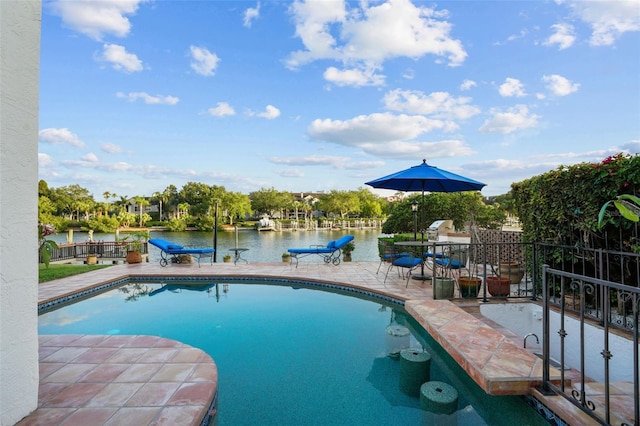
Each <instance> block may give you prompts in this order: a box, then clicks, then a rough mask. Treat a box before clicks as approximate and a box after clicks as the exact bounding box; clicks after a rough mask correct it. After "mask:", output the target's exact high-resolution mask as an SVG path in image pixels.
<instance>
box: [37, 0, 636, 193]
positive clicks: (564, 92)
mask: <svg viewBox="0 0 640 426" xmlns="http://www.w3.org/2000/svg"><path fill="white" fill-rule="evenodd" d="M40 72H41V76H40V117H39V118H40V122H39V178H40V179H44V180H46V181H47V182H48V183H49V186H53V187H60V186H66V185H70V184H79V185H81V186H83V187H85V188H87V189H89V191H90V192H91V193H92V194H93V195H94V198H95V199H96V200H97V201H102V200H103V196H102V195H103V193H104V192H110V193H112V194H113V193H115V194H117V195H119V196H123V195H128V196H136V195H147V196H149V195H151V194H153V193H154V192H156V191H157V192H162V191H163V190H164V189H165V188H166V187H167V186H168V185H169V184H174V185H176V186H177V187H178V189H180V188H181V187H182V185H184V184H185V183H187V182H189V181H193V182H202V183H206V184H208V185H219V186H224V187H225V188H226V189H227V190H228V191H236V192H242V193H247V194H248V193H250V192H253V191H258V190H260V189H261V188H271V187H274V188H276V189H278V190H283V191H293V192H316V191H330V190H334V189H337V190H356V189H358V188H359V187H366V188H369V189H371V188H370V187H368V186H366V185H364V182H367V181H369V180H372V179H375V178H378V177H381V176H384V175H387V174H390V173H393V172H396V171H399V170H402V169H405V168H407V167H410V166H413V165H417V164H420V163H421V162H422V159H423V158H424V159H426V160H427V162H428V163H429V164H432V165H434V166H437V167H440V168H442V169H445V170H448V171H451V172H454V173H458V174H462V175H464V176H468V177H470V178H473V179H476V180H479V181H481V182H484V183H486V184H487V186H486V187H485V188H484V189H483V191H482V193H483V194H484V195H498V194H503V193H506V192H508V191H509V189H510V185H511V183H513V182H518V181H521V180H523V179H526V178H529V177H531V176H535V175H538V174H540V173H544V172H546V171H549V170H552V169H555V168H556V167H558V166H560V165H570V164H575V163H580V162H585V161H588V162H595V161H601V160H602V159H604V158H605V157H607V156H609V155H612V154H615V153H618V152H627V153H631V154H636V153H640V0H633V1H622V0H617V1H607V2H595V1H578V2H575V1H444V2H423V1H415V0H414V1H410V0H387V1H383V0H379V1H375V0H370V1H364V0H363V1H358V2H345V1H339V0H320V1H289V2H287V1H260V2H256V1H251V2H247V1H188V0H183V1H165V0H119V1H108V0H102V1H97V0H82V1H81V0H70V1H58V0H55V1H48V0H43V13H42V42H41V64H40ZM373 192H375V193H378V194H380V195H390V194H391V193H392V192H390V191H382V192H381V191H378V190H373Z"/></svg>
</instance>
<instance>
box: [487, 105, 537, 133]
mask: <svg viewBox="0 0 640 426" xmlns="http://www.w3.org/2000/svg"><path fill="white" fill-rule="evenodd" d="M491 113H492V114H493V116H492V117H491V118H490V119H488V120H486V121H485V122H484V124H483V125H482V126H481V127H480V129H478V131H479V132H480V133H503V134H508V133H513V132H515V131H517V130H522V129H527V128H530V127H535V126H536V125H537V124H538V119H539V118H540V117H539V116H537V115H535V114H531V113H529V109H528V108H527V107H526V106H525V105H516V106H515V107H513V108H509V109H508V110H507V111H506V112H502V111H500V110H497V109H496V110H493V111H492V112H491Z"/></svg>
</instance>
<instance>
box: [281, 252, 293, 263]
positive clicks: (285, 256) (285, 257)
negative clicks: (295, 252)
mask: <svg viewBox="0 0 640 426" xmlns="http://www.w3.org/2000/svg"><path fill="white" fill-rule="evenodd" d="M282 262H283V263H290V262H291V253H289V252H284V253H282Z"/></svg>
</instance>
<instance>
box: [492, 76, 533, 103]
mask: <svg viewBox="0 0 640 426" xmlns="http://www.w3.org/2000/svg"><path fill="white" fill-rule="evenodd" d="M498 92H499V93H500V96H504V97H513V96H515V97H518V98H521V97H523V96H526V93H525V91H524V84H522V82H520V80H518V79H517V78H510V77H508V78H506V79H505V81H504V83H502V84H501V85H500V87H499V88H498Z"/></svg>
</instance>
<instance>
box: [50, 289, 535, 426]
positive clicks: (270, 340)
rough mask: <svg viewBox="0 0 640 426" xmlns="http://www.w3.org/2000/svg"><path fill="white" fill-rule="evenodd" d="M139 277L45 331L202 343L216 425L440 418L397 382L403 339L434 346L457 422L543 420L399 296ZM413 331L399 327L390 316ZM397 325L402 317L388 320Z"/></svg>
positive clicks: (66, 312) (63, 313) (434, 369)
mask: <svg viewBox="0 0 640 426" xmlns="http://www.w3.org/2000/svg"><path fill="white" fill-rule="evenodd" d="M170 284H171V285H173V287H163V284H161V283H159V282H139V283H132V284H128V285H125V286H123V287H120V288H117V289H113V290H109V291H107V292H105V293H102V294H99V295H97V296H94V297H92V298H90V299H86V300H83V301H80V302H78V303H74V304H71V305H67V306H64V307H62V308H60V309H57V310H54V311H51V312H47V313H44V314H42V315H40V317H39V332H40V333H41V334H71V333H78V334H123V335H125V334H149V335H155V336H161V337H167V338H171V339H176V340H179V341H181V342H184V343H187V344H189V345H192V346H195V347H198V348H200V349H203V350H204V351H206V352H207V353H208V354H210V355H211V356H212V358H213V359H214V360H215V362H216V364H217V366H218V371H219V410H218V424H219V425H234V426H235V425H257V424H260V425H417V424H438V423H441V422H442V421H443V419H442V418H440V419H439V420H437V421H434V420H433V419H432V418H430V417H429V416H430V415H431V414H430V413H428V412H425V411H423V410H421V409H420V401H419V399H418V398H414V397H409V396H407V395H405V394H403V393H402V392H401V391H400V390H399V380H400V379H399V373H400V362H399V361H398V360H397V359H394V358H393V357H390V356H388V354H389V352H390V351H394V350H397V345H398V342H399V340H398V339H400V340H401V341H402V343H403V344H404V343H408V344H410V345H411V346H413V347H416V348H420V347H421V346H424V347H425V349H426V350H428V351H429V352H430V353H431V355H432V360H431V380H438V381H443V382H446V383H449V384H451V385H452V386H454V387H455V388H456V390H457V391H458V393H459V401H458V411H457V412H456V413H454V414H453V415H452V416H453V417H452V418H448V419H445V420H446V422H447V423H448V422H451V421H455V422H457V424H459V425H483V424H485V425H501V424H504V425H514V424H518V425H538V424H546V423H545V422H544V420H543V419H542V417H540V416H539V415H537V413H536V412H535V411H534V410H533V409H532V408H530V407H529V406H528V405H527V404H526V403H525V402H524V401H523V400H521V399H520V398H518V397H490V396H487V395H485V394H484V392H482V390H481V389H479V388H478V387H477V385H475V383H473V381H471V380H470V379H469V378H468V376H467V375H466V374H465V373H464V372H463V371H462V370H461V369H460V368H459V367H458V366H457V364H455V362H453V361H452V360H451V359H450V358H449V357H448V355H447V354H446V353H444V352H443V351H442V349H441V348H440V347H439V346H438V345H437V344H436V343H435V342H434V341H433V340H431V338H430V337H429V336H428V335H427V334H426V333H425V332H424V330H422V329H420V327H419V326H418V325H417V324H416V323H415V322H413V321H412V320H411V319H410V318H409V317H407V316H405V315H404V314H403V311H402V308H400V307H398V306H396V305H393V306H392V304H391V303H390V302H385V303H383V302H376V301H372V300H364V299H359V298H356V297H350V296H346V295H344V294H337V293H332V292H326V291H320V290H315V289H308V288H297V289H296V288H291V287H287V286H279V285H273V283H271V284H270V285H265V284H260V283H251V284H242V283H238V282H232V283H226V284H223V283H218V284H217V285H215V284H214V283H208V284H203V282H202V281H197V282H196V284H194V282H191V283H184V282H177V281H171V282H170ZM390 325H392V326H394V327H397V326H398V325H400V326H406V327H407V329H408V330H410V331H411V335H409V336H406V338H402V337H393V336H392V335H390V334H389V332H388V331H389V330H390V329H391V328H389V326H390ZM393 329H394V330H396V328H393Z"/></svg>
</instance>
